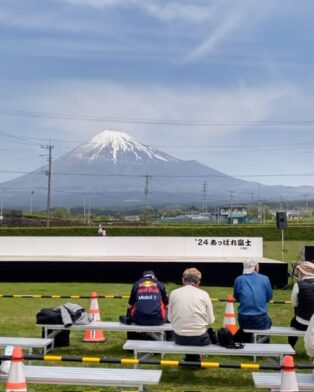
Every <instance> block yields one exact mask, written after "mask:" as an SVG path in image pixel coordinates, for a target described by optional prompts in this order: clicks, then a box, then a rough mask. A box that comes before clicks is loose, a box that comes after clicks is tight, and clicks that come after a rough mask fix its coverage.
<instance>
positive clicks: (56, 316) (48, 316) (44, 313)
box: [36, 308, 70, 347]
mask: <svg viewBox="0 0 314 392" xmlns="http://www.w3.org/2000/svg"><path fill="white" fill-rule="evenodd" d="M36 323H37V324H63V320H62V317H61V310H60V309H52V308H43V309H41V310H40V311H39V312H38V313H37V314H36ZM51 332H53V331H52V330H49V329H48V334H49V333H51ZM44 334H45V330H44V328H43V329H42V333H41V336H42V337H44ZM68 346H70V331H59V332H58V334H57V335H56V336H55V337H54V347H68Z"/></svg>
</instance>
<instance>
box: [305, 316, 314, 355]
mask: <svg viewBox="0 0 314 392" xmlns="http://www.w3.org/2000/svg"><path fill="white" fill-rule="evenodd" d="M304 345H305V351H306V352H307V355H308V356H309V357H311V358H314V314H313V316H312V317H311V320H310V323H309V325H308V327H307V330H306V332H305V336H304Z"/></svg>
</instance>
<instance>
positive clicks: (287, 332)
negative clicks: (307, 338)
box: [243, 326, 306, 343]
mask: <svg viewBox="0 0 314 392" xmlns="http://www.w3.org/2000/svg"><path fill="white" fill-rule="evenodd" d="M243 331H244V332H248V333H252V334H253V336H254V343H256V342H257V337H258V336H298V337H299V336H304V335H305V332H306V331H299V330H298V329H295V328H293V327H279V326H277V327H276V326H274V327H271V328H269V329H244V330H243Z"/></svg>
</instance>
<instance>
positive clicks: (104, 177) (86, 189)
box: [2, 130, 314, 209]
mask: <svg viewBox="0 0 314 392" xmlns="http://www.w3.org/2000/svg"><path fill="white" fill-rule="evenodd" d="M46 170H47V168H46V167H41V168H38V169H37V170H35V171H33V172H31V173H28V174H25V175H23V176H20V177H17V178H16V179H14V180H11V181H8V182H6V183H3V184H2V187H3V188H5V189H6V197H7V198H6V205H7V206H6V207H7V208H8V207H11V208H28V207H27V204H28V200H29V195H30V194H31V195H34V197H33V196H32V203H33V207H34V208H41V209H44V208H45V205H46V200H47V176H46V174H45V173H46ZM51 179H52V183H51V203H52V204H51V205H52V206H64V205H67V206H78V205H80V204H81V203H82V200H83V199H84V200H87V198H88V200H90V201H91V203H92V205H93V207H98V208H104V207H105V206H106V207H112V206H115V207H119V208H123V207H126V206H131V204H128V203H130V201H132V203H134V201H135V202H136V203H137V204H136V205H143V203H144V199H145V195H146V196H147V194H148V195H149V202H150V203H151V205H161V204H165V205H168V204H173V203H184V204H188V203H193V204H202V203H204V189H205V188H204V184H206V187H207V188H206V189H207V192H208V194H207V196H206V197H207V200H208V202H213V203H217V202H218V203H220V204H223V203H227V202H230V198H229V194H230V190H232V192H234V194H235V195H236V197H237V201H238V202H245V201H247V199H248V197H249V195H251V194H252V193H253V192H258V194H259V196H260V199H261V200H264V199H266V198H267V199H268V200H279V197H280V198H282V197H283V198H286V199H287V200H288V199H290V200H291V199H300V198H302V197H303V195H304V193H308V194H313V192H314V188H311V187H310V188H307V189H305V188H302V187H283V186H265V185H262V184H259V183H256V182H251V181H244V180H241V179H238V178H235V177H232V176H229V175H227V174H225V173H222V172H220V171H218V170H215V169H213V168H211V167H208V166H206V165H203V164H201V163H199V162H197V161H194V160H189V161H186V160H181V159H177V158H175V157H173V156H171V155H168V154H166V153H164V152H162V151H159V150H157V149H153V148H150V147H148V146H145V145H143V144H141V143H139V142H137V141H136V140H135V139H133V138H132V137H131V136H129V135H128V134H126V133H123V132H118V131H113V130H104V131H102V132H101V133H99V134H98V135H96V136H94V137H93V138H91V139H90V140H89V141H88V142H87V143H84V144H82V145H81V146H79V147H77V148H76V149H74V150H72V151H71V152H69V153H67V154H65V155H63V156H61V157H59V158H57V159H53V161H52V173H51ZM134 205H135V204H134Z"/></svg>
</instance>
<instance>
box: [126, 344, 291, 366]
mask: <svg viewBox="0 0 314 392" xmlns="http://www.w3.org/2000/svg"><path fill="white" fill-rule="evenodd" d="M123 349H124V350H132V351H133V352H134V357H135V358H138V357H139V356H140V355H141V353H143V354H206V355H227V356H229V355H233V356H253V357H256V356H259V357H278V358H279V359H280V363H282V359H283V356H284V355H294V354H295V351H294V350H293V348H292V347H291V346H290V344H261V343H246V344H245V345H244V347H243V348H241V349H232V348H225V347H221V346H217V345H215V344H210V345H208V346H181V345H178V344H175V343H174V342H167V341H145V340H127V341H126V343H125V344H124V346H123Z"/></svg>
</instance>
